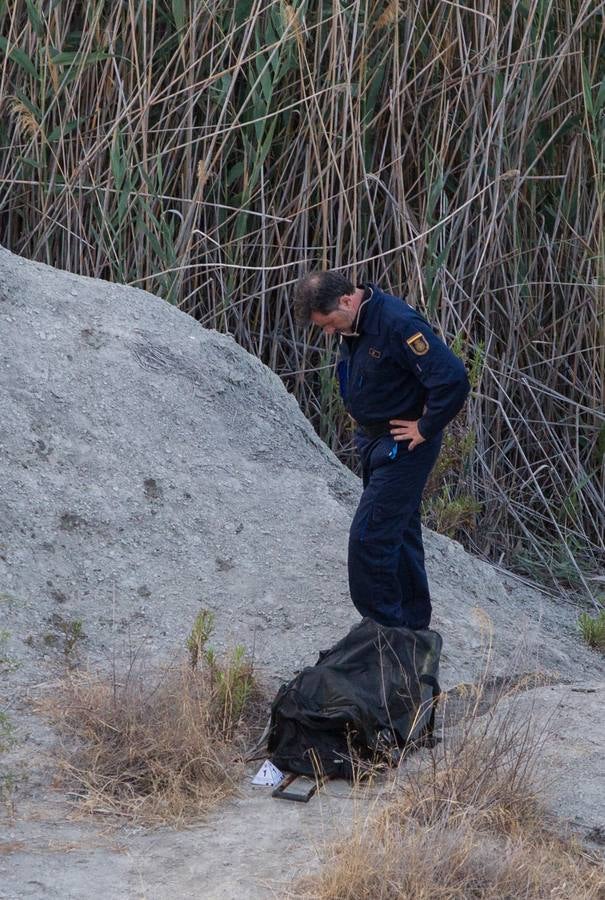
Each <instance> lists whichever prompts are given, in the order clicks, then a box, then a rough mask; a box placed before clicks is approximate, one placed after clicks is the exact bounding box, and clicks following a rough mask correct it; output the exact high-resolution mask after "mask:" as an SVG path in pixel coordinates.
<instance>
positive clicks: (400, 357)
mask: <svg viewBox="0 0 605 900" xmlns="http://www.w3.org/2000/svg"><path fill="white" fill-rule="evenodd" d="M369 288H370V289H371V291H372V293H371V296H370V298H369V299H368V300H366V301H365V302H364V303H363V305H362V307H360V312H359V317H358V324H357V331H358V332H359V337H354V338H347V337H343V339H342V340H341V343H340V355H339V361H338V377H339V382H340V392H341V394H342V397H343V400H344V403H345V406H346V409H347V411H348V412H349V413H350V415H351V416H352V417H353V418H354V419H355V420H356V421H357V422H358V423H359V424H360V425H371V424H373V423H377V422H384V421H386V420H388V419H393V418H401V419H417V420H419V421H418V430H419V431H420V433H421V435H422V436H423V437H424V438H425V439H426V440H430V438H432V437H434V436H435V435H436V434H437V433H438V432H439V431H441V430H442V429H443V428H444V427H445V425H447V423H448V422H449V421H450V420H451V419H453V418H454V416H455V415H456V413H457V412H459V410H460V409H461V408H462V406H463V404H464V401H465V399H466V397H467V395H468V392H469V389H470V385H469V382H468V378H467V375H466V370H465V368H464V365H463V363H462V361H461V360H460V359H459V358H458V357H457V356H456V355H455V354H454V353H452V351H451V350H450V349H449V348H448V347H447V346H446V345H445V344H444V343H443V341H442V340H441V339H440V338H438V337H437V335H436V334H435V333H434V332H433V329H432V328H431V326H430V325H429V323H428V322H427V321H426V319H424V318H423V317H422V316H421V315H420V313H418V312H416V310H415V309H413V308H412V307H411V306H410V305H409V304H408V303H406V302H405V300H401V299H400V298H399V297H393V296H391V295H390V294H385V293H384V292H383V291H381V290H380V289H379V288H377V287H376V286H374V285H369ZM423 410H424V412H423Z"/></svg>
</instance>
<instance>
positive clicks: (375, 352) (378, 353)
mask: <svg viewBox="0 0 605 900" xmlns="http://www.w3.org/2000/svg"><path fill="white" fill-rule="evenodd" d="M368 353H369V354H370V356H373V357H374V359H380V357H381V356H382V350H377V349H376V347H370V349H369V350H368Z"/></svg>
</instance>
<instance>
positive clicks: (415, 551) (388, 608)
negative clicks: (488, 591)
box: [338, 285, 470, 628]
mask: <svg viewBox="0 0 605 900" xmlns="http://www.w3.org/2000/svg"><path fill="white" fill-rule="evenodd" d="M370 291H371V295H370V296H369V299H367V300H365V301H364V302H363V303H362V305H361V307H360V310H359V315H358V321H357V328H356V330H357V332H358V333H359V336H358V337H348V338H347V337H343V339H342V341H341V344H340V357H339V362H338V376H339V381H340V391H341V394H342V397H343V400H344V403H345V406H346V409H347V411H348V412H349V413H350V415H351V416H352V417H353V419H355V421H356V423H357V425H358V428H357V430H356V432H355V442H356V445H357V449H358V451H359V454H360V457H361V462H362V467H363V486H364V491H363V494H362V496H361V500H360V502H359V506H358V508H357V511H356V513H355V517H354V519H353V522H352V524H351V531H350V534H349V560H348V565H349V588H350V591H351V599H352V600H353V603H354V605H355V607H356V608H357V610H358V611H359V612H360V613H361V615H362V616H368V617H369V618H371V619H374V620H375V621H376V622H379V623H380V624H382V625H387V626H392V625H395V626H403V625H405V626H407V627H409V628H428V626H429V623H430V619H431V599H430V594H429V586H428V580H427V576H426V571H425V568H424V548H423V545H422V531H421V527H420V501H421V497H422V491H423V490H424V486H425V484H426V480H427V478H428V476H429V473H430V471H431V469H432V468H433V466H434V464H435V462H436V460H437V456H438V454H439V449H440V447H441V438H442V433H443V428H444V427H445V425H447V423H448V422H449V421H450V420H451V419H453V417H454V416H455V415H456V413H457V412H458V411H459V410H460V409H461V408H462V406H463V404H464V401H465V399H466V397H467V394H468V392H469V387H470V386H469V382H468V378H467V375H466V370H465V368H464V365H463V363H462V362H461V360H460V359H458V357H457V356H455V354H454V353H452V351H451V350H449V349H448V347H446V345H445V344H444V343H443V341H442V340H440V339H439V338H438V337H437V336H436V335H435V334H434V332H433V330H432V328H431V326H430V325H429V324H428V322H427V321H426V319H424V318H423V317H422V316H421V315H420V314H419V313H417V312H416V310H415V309H413V308H412V307H411V306H410V305H409V304H408V303H406V302H405V301H404V300H401V299H400V298H398V297H393V296H391V295H390V294H385V293H383V292H382V291H381V290H379V289H378V288H377V287H375V286H374V285H369V286H368V289H367V290H366V293H367V294H369V292H370ZM389 419H414V420H418V430H419V431H420V433H421V435H422V437H423V438H425V441H424V442H423V443H422V444H418V445H417V446H416V447H414V449H413V450H411V451H410V450H408V447H409V443H410V442H409V441H395V440H394V439H393V437H392V436H391V435H390V434H389V428H390V426H389V425H388V420H389ZM364 426H366V428H367V431H364Z"/></svg>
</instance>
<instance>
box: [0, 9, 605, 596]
mask: <svg viewBox="0 0 605 900" xmlns="http://www.w3.org/2000/svg"><path fill="white" fill-rule="evenodd" d="M603 12H604V4H603V3H602V2H595V0H565V2H558V3H555V2H554V0H525V2H517V0H513V2H499V0H481V2H479V3H475V4H458V3H454V2H449V0H447V2H446V0H443V2H440V3H434V2H429V0H419V2H418V3H409V2H404V0H402V2H388V3H385V2H375V0H351V2H348V3H341V2H339V0H333V2H328V0H317V2H310V0H303V2H301V0H294V2H292V3H290V2H284V0H279V2H278V0H274V2H270V0H239V2H237V3H227V2H225V0H207V2H206V3H198V2H194V0H172V2H158V0H123V2H120V3H109V2H107V0H94V2H91V3H81V2H76V0H63V2H60V3H57V2H44V0H2V2H0V35H1V37H0V93H1V97H2V108H1V121H0V129H1V135H0V148H1V149H0V241H1V242H2V243H3V244H5V245H6V246H8V247H9V248H10V249H11V250H13V251H15V252H18V253H21V254H23V255H25V256H28V257H30V258H33V259H38V260H42V261H44V262H48V263H51V264H53V265H55V266H59V267H62V268H65V269H69V270H71V271H74V272H78V273H81V274H86V275H93V276H97V277H101V278H107V279H110V280H115V281H120V282H125V283H129V284H134V285H138V286H140V287H143V288H146V289H148V290H150V291H153V292H156V293H159V294H161V295H162V296H164V297H165V298H166V299H167V300H168V301H169V302H171V303H173V304H176V305H178V306H179V307H180V308H181V309H183V310H185V311H187V312H189V313H191V314H192V315H194V316H196V317H197V318H198V319H199V320H200V321H201V322H203V324H204V325H207V326H212V327H214V328H218V329H220V330H222V331H230V332H231V333H232V334H233V335H234V336H235V337H236V339H237V340H238V341H239V342H240V343H241V344H243V345H244V346H245V347H246V348H247V349H248V350H250V351H251V352H252V353H255V354H257V355H258V356H259V357H260V358H261V359H262V360H263V361H264V362H266V363H267V364H268V365H269V366H271V367H272V368H273V369H274V370H275V371H276V372H277V373H279V375H280V376H281V377H282V378H283V379H284V381H285V382H286V384H287V386H288V387H289V389H290V390H292V391H293V392H294V393H295V394H296V396H297V397H298V399H299V401H300V404H301V406H302V408H303V410H304V411H305V412H306V414H307V415H308V416H309V418H310V419H311V420H312V421H313V422H314V423H315V425H316V427H317V428H318V430H319V431H320V433H321V434H322V436H323V437H324V438H325V439H326V440H327V441H328V442H329V443H330V444H331V446H332V447H333V448H334V449H335V450H336V451H337V452H338V453H339V454H340V456H341V458H343V459H344V460H345V461H347V462H349V463H351V464H353V463H352V461H353V455H352V447H351V435H350V431H349V426H348V424H347V418H346V416H345V415H344V414H343V411H342V409H341V408H340V407H339V404H338V400H337V398H336V392H335V387H334V381H333V377H332V363H333V358H334V347H333V346H332V344H331V343H329V342H325V340H324V338H323V337H321V336H320V335H318V334H316V333H307V334H302V333H300V332H298V331H297V330H296V329H295V327H294V325H293V321H292V316H291V312H290V305H289V304H290V299H291V287H292V283H293V281H294V280H295V279H296V278H297V277H298V275H299V274H301V273H302V272H304V271H306V270H307V269H308V268H311V267H326V266H327V267H342V268H344V269H347V271H349V272H350V273H351V274H352V275H354V276H355V277H357V278H359V279H365V280H376V281H380V283H381V285H382V286H383V287H384V288H386V289H391V290H392V291H393V292H397V293H405V294H406V295H407V296H408V297H409V298H410V301H411V302H412V303H413V304H416V305H418V307H419V308H420V309H421V310H422V311H423V312H424V313H425V314H426V315H427V316H428V317H429V318H430V319H431V320H432V321H433V322H434V323H435V324H436V325H437V326H438V327H439V328H440V329H441V331H442V333H443V334H444V335H445V336H446V337H447V338H448V339H449V340H453V341H454V342H455V346H456V347H457V348H458V349H459V352H460V353H461V354H462V355H463V356H464V357H465V358H466V359H467V360H468V362H469V365H470V366H471V367H472V368H473V381H474V391H473V394H472V398H471V400H470V402H469V404H468V410H467V412H466V414H465V415H466V418H465V419H464V420H463V421H461V422H459V423H458V424H457V426H456V428H455V429H454V433H453V436H452V437H451V438H450V442H449V445H448V448H447V458H448V460H449V464H448V465H443V466H442V471H441V474H440V476H439V477H438V478H436V479H434V483H433V493H432V497H431V500H430V509H429V514H430V516H431V521H432V522H433V524H436V525H437V526H438V527H442V528H444V530H446V531H448V533H450V534H453V535H455V536H457V537H459V538H461V539H463V540H464V542H465V543H466V545H467V546H468V547H469V548H470V549H473V550H475V551H477V552H480V553H484V554H486V555H488V556H490V557H491V558H492V559H496V560H501V561H503V562H506V563H507V564H508V565H512V566H514V567H516V568H517V569H520V570H522V571H524V572H526V573H528V574H530V575H531V576H547V577H549V578H553V579H555V580H556V581H557V583H558V584H559V585H561V586H562V587H563V588H564V589H566V590H567V589H568V588H569V587H573V588H579V589H580V591H581V592H582V594H583V595H584V597H591V598H592V599H593V600H594V601H595V602H598V587H599V582H598V581H595V580H594V579H595V577H596V576H597V575H598V570H599V566H602V563H603V556H604V552H603V551H604V543H603V535H604V533H605V497H604V485H605V464H604V453H605V413H604V410H603V391H604V388H603V385H604V377H605V230H604V224H603V218H604V215H605V212H604V199H605V132H604V121H605V119H604V110H605V80H604V79H605V57H604V38H605V23H604V16H603ZM460 472H462V474H460ZM595 586H596V587H595Z"/></svg>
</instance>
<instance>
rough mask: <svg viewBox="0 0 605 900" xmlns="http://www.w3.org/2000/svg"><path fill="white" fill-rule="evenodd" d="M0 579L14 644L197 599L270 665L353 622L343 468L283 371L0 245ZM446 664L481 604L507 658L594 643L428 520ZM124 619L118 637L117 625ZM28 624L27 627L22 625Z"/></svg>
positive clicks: (349, 498) (161, 646) (116, 290)
mask: <svg viewBox="0 0 605 900" xmlns="http://www.w3.org/2000/svg"><path fill="white" fill-rule="evenodd" d="M0 321H1V329H2V343H1V346H0V353H1V365H0V373H1V374H0V377H1V379H2V386H1V389H0V468H1V470H2V484H3V491H2V496H1V499H0V503H1V504H2V513H1V519H0V520H1V522H2V526H1V527H2V534H1V538H0V540H1V554H0V591H2V592H3V595H4V601H3V606H4V613H5V615H4V618H5V621H6V622H7V627H8V629H9V631H10V632H11V638H12V643H13V647H12V651H13V652H14V653H17V655H18V656H19V657H22V656H26V657H27V658H28V660H29V661H30V662H32V663H33V662H39V661H40V657H41V656H42V657H44V655H45V654H46V655H47V656H49V657H52V649H51V650H49V649H48V647H49V646H51V647H52V642H51V641H49V642H48V643H47V644H46V645H44V643H43V642H42V643H41V639H42V637H43V635H44V634H48V632H49V631H50V632H52V630H53V628H54V629H55V630H56V629H57V627H61V625H60V623H61V622H63V623H70V622H73V621H80V622H82V627H83V630H84V632H85V634H86V635H87V644H86V646H87V647H88V649H89V651H90V652H91V653H93V654H97V653H99V654H106V653H107V651H108V649H109V648H110V646H111V648H112V650H115V646H116V644H118V645H121V646H124V645H125V644H126V643H128V644H129V645H130V646H131V647H132V645H140V644H141V643H142V642H144V643H145V645H146V646H148V647H149V649H150V652H155V651H162V650H165V651H167V650H169V649H170V650H172V648H173V647H174V646H175V645H177V644H179V643H180V644H181V645H182V641H183V639H184V636H185V635H186V634H187V633H188V630H189V628H190V625H191V623H192V621H193V619H194V617H195V615H196V613H197V612H198V611H199V609H200V608H201V607H207V608H209V609H212V610H214V611H215V613H216V620H217V642H218V644H219V645H220V644H221V643H236V642H243V643H245V644H246V645H247V646H248V647H250V648H251V647H252V645H253V646H254V653H255V656H256V659H257V661H258V663H259V664H260V665H261V666H264V667H267V668H268V670H270V671H272V672H275V673H279V674H288V673H290V672H291V671H292V669H293V668H297V667H299V666H300V665H301V664H307V663H309V662H312V661H314V658H315V654H316V652H317V650H318V649H320V648H322V647H324V646H326V645H328V644H329V643H330V642H332V641H333V640H335V639H337V638H338V637H340V636H341V635H342V633H343V632H344V631H346V629H347V628H348V627H349V625H350V624H351V623H352V622H353V621H355V619H356V613H355V610H354V609H353V607H352V606H351V603H350V600H349V598H348V590H347V580H346V542H347V529H348V524H349V521H350V518H351V513H352V510H353V509H354V505H355V502H356V498H357V495H358V491H359V486H358V480H357V479H356V478H355V477H354V476H353V475H352V474H351V473H350V472H349V471H348V470H347V469H345V468H344V467H343V466H342V465H341V464H340V463H339V462H338V461H337V460H336V458H335V457H334V456H333V454H331V453H330V451H329V450H328V449H327V448H326V447H325V445H324V444H323V443H322V442H321V441H320V440H319V439H318V438H317V436H316V435H315V433H314V432H313V430H312V429H311V427H310V426H309V424H308V422H307V421H306V420H305V418H304V416H303V415H302V413H301V412H300V410H299V408H298V406H297V404H296V402H295V400H294V399H293V398H292V397H291V396H290V395H289V394H288V393H287V392H286V390H285V389H284V387H283V385H282V383H281V382H280V380H279V379H278V378H277V377H276V376H275V375H274V374H273V373H272V372H271V371H270V370H269V369H268V368H266V367H265V366H263V365H262V364H261V363H260V362H259V361H258V360H256V359H255V358H254V357H252V356H250V355H249V354H248V353H246V352H245V351H244V350H243V349H241V348H240V347H239V346H238V345H237V344H236V343H235V341H234V340H233V339H232V338H230V337H228V336H225V335H221V334H219V333H217V332H214V331H209V330H207V329H204V328H202V327H201V326H200V325H199V324H198V323H197V322H195V321H194V320H193V319H191V318H190V317H189V316H187V315H184V314H183V313H181V312H180V311H179V310H177V309H175V308H174V307H171V306H169V305H168V304H167V303H165V302H164V301H162V300H160V299H159V298H157V297H155V296H153V295H151V294H148V293H145V292H144V291H140V290H136V289H133V288H127V287H122V286H118V285H114V284H108V283H106V282H102V281H97V280H93V279H88V278H80V277H77V276H75V275H71V274H68V273H66V272H60V271H56V270H54V269H52V268H50V267H48V266H45V265H42V264H39V263H32V262H28V261H25V260H23V259H20V258H18V257H15V256H13V255H12V254H11V253H9V252H8V251H6V250H3V249H2V250H0ZM426 539H427V540H426V542H427V563H428V571H429V576H430V578H431V583H432V587H433V592H434V596H435V610H436V614H435V620H434V625H435V627H437V628H439V629H440V630H441V631H442V632H443V634H444V638H445V644H446V658H445V664H444V671H443V676H444V679H445V681H446V683H451V682H452V681H456V680H460V679H464V678H466V679H468V678H470V677H472V674H473V671H474V670H475V668H476V664H477V655H478V654H480V653H481V650H482V648H483V647H484V646H485V629H484V628H483V626H484V625H485V622H486V616H487V617H489V620H491V622H492V623H493V631H494V658H495V660H496V663H497V666H498V667H500V668H502V667H506V666H509V662H510V660H511V659H512V658H514V656H515V654H516V652H517V651H518V647H519V641H520V639H521V638H523V642H524V647H525V649H524V654H525V656H524V659H523V661H522V663H518V664H515V663H514V664H513V667H518V665H521V667H522V668H523V669H527V667H528V664H529V660H528V658H527V644H528V642H529V644H530V645H531V646H532V647H533V650H531V652H532V653H535V654H536V655H537V657H538V659H537V661H536V662H535V663H533V662H532V663H531V666H532V667H535V665H537V666H538V667H540V668H546V669H549V670H556V671H557V672H559V673H560V674H561V675H566V676H577V674H578V665H580V666H584V665H586V666H589V667H590V668H591V669H593V668H594V666H595V665H596V664H597V659H596V658H595V655H594V654H591V653H590V651H586V650H584V649H583V648H582V646H581V645H580V644H579V643H578V640H577V636H576V631H575V612H574V611H573V610H572V609H571V607H566V606H564V605H561V604H560V603H554V602H551V601H550V600H548V599H545V598H544V597H542V596H541V595H540V594H538V593H537V592H536V591H534V590H532V589H530V588H528V587H526V586H525V585H523V584H521V583H519V582H518V581H515V580H513V579H512V578H511V577H509V576H507V575H506V574H505V573H504V574H503V573H500V572H498V571H496V570H495V569H494V568H493V567H492V566H489V565H487V564H486V563H484V562H481V561H479V560H477V559H473V558H472V557H470V556H469V555H468V554H466V553H465V552H464V551H463V550H462V548H461V547H460V546H459V545H458V544H457V543H455V542H453V541H450V540H448V539H447V538H444V537H440V536H438V535H434V534H431V533H428V534H427V535H426ZM121 635H122V636H123V637H122V638H120V636H121ZM24 641H27V643H24Z"/></svg>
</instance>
